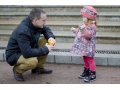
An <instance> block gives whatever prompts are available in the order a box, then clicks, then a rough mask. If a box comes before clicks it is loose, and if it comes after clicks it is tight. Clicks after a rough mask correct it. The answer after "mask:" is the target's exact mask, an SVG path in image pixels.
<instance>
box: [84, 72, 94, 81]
mask: <svg viewBox="0 0 120 90" xmlns="http://www.w3.org/2000/svg"><path fill="white" fill-rule="evenodd" d="M95 79H96V72H95V71H90V75H89V76H87V77H85V79H84V81H85V82H90V81H94V80H95Z"/></svg>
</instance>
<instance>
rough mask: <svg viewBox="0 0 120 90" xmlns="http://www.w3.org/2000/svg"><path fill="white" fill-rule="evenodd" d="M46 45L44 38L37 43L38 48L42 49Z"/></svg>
mask: <svg viewBox="0 0 120 90" xmlns="http://www.w3.org/2000/svg"><path fill="white" fill-rule="evenodd" d="M46 43H47V40H46V39H45V38H40V39H39V41H38V45H39V47H43V46H44V45H45V44H46Z"/></svg>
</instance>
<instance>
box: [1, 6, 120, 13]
mask: <svg viewBox="0 0 120 90" xmlns="http://www.w3.org/2000/svg"><path fill="white" fill-rule="evenodd" d="M34 7H39V8H42V9H44V10H45V11H46V12H56V11H58V12H70V11H76V12H78V11H79V10H80V9H81V7H82V6H76V5H71V6H70V5H69V6H66V5H64V6H60V5H56V6H55V5H54V6H52V5H50V6H45V5H44V6H40V5H38V6H34V5H32V6H30V5H29V6H27V5H25V6H24V5H22V6H20V5H19V6H15V5H14V6H13V5H12V6H10V5H4V6H2V5H1V6H0V11H2V12H3V11H6V12H8V11H10V10H11V11H14V12H17V11H21V12H23V11H25V12H29V11H30V10H31V9H32V8H34ZM94 7H95V8H96V9H97V11H98V12H102V11H103V12H111V11H113V12H119V11H120V6H115V5H114V6H113V5H111V6H108V5H106V6H105V5H102V6H100V5H99V6H98V5H97V6H95V5H94Z"/></svg>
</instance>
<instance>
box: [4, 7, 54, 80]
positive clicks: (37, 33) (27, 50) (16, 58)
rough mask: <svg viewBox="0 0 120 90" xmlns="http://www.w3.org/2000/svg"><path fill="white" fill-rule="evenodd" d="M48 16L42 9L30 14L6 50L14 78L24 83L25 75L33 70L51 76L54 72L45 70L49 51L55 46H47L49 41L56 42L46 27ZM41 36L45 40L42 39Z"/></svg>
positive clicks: (16, 31)
mask: <svg viewBox="0 0 120 90" xmlns="http://www.w3.org/2000/svg"><path fill="white" fill-rule="evenodd" d="M46 20H47V14H46V13H45V11H43V10H41V9H37V8H34V9H33V10H32V11H31V12H30V14H29V15H28V16H27V17H26V18H25V19H24V20H23V21H22V22H21V23H20V25H18V27H17V28H16V29H15V30H14V31H13V33H12V35H11V37H10V39H9V42H8V45H7V49H6V60H7V62H8V64H10V65H11V66H14V67H13V73H14V78H15V79H16V80H17V81H24V77H23V75H22V74H23V73H24V72H25V71H28V70H30V69H32V71H31V73H34V74H35V73H36V74H50V73H52V70H48V69H45V68H44V63H45V61H46V58H47V55H48V53H49V51H51V50H52V49H53V47H54V45H49V44H47V41H48V40H51V41H53V42H54V43H55V42H56V41H55V37H54V35H53V33H52V32H51V30H50V28H49V27H47V26H45V23H46ZM41 34H43V36H44V37H45V38H43V37H42V38H41Z"/></svg>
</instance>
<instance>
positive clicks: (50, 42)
mask: <svg viewBox="0 0 120 90" xmlns="http://www.w3.org/2000/svg"><path fill="white" fill-rule="evenodd" d="M55 43H56V40H55V39H54V38H52V37H51V38H49V39H48V44H49V45H55Z"/></svg>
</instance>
